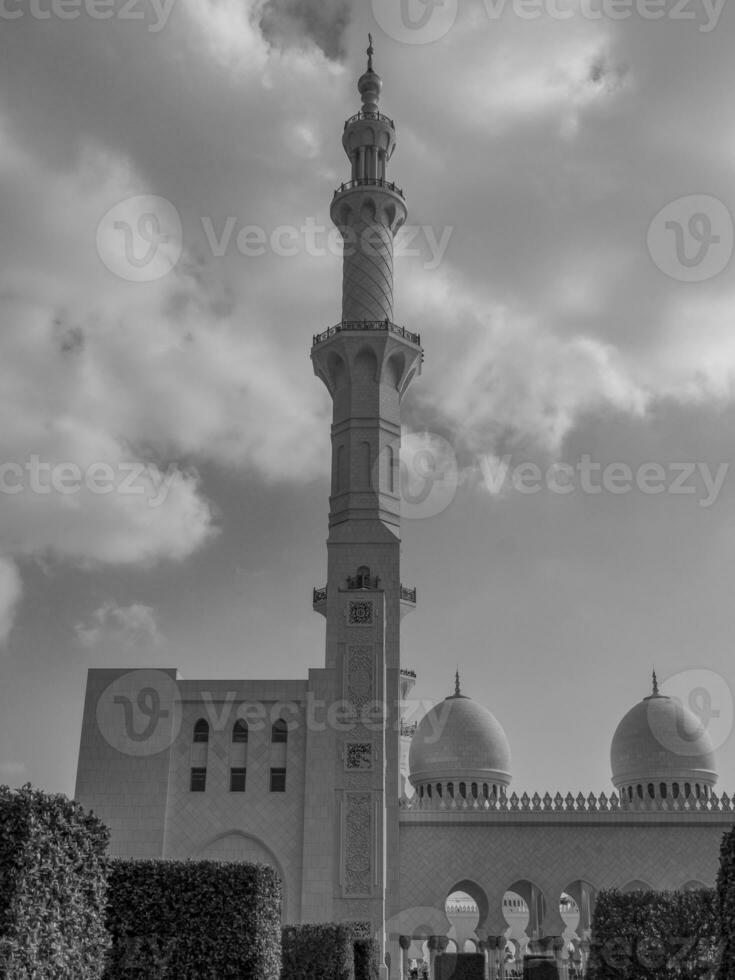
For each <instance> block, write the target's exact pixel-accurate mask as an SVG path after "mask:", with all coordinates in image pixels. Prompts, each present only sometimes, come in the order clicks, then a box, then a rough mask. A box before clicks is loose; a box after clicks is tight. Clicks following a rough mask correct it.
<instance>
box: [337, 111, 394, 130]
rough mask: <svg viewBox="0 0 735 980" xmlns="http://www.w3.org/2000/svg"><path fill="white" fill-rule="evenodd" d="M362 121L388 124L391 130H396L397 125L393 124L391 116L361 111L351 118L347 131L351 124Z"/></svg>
mask: <svg viewBox="0 0 735 980" xmlns="http://www.w3.org/2000/svg"><path fill="white" fill-rule="evenodd" d="M361 119H375V120H379V121H380V122H384V123H388V125H389V126H390V128H391V129H395V128H396V124H395V123H394V122H393V120H392V119H391V118H390V116H386V115H384V114H383V113H382V112H365V111H364V110H361V111H360V112H356V113H355V115H354V116H350V118H349V119H348V120H347V122H346V123H345V129H347V127H348V126H349V125H350V124H351V123H353V122H359V121H360V120H361Z"/></svg>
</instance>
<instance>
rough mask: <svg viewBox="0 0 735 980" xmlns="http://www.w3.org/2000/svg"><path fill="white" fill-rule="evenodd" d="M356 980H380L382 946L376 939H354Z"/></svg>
mask: <svg viewBox="0 0 735 980" xmlns="http://www.w3.org/2000/svg"><path fill="white" fill-rule="evenodd" d="M353 949H354V953H355V980H378V977H379V976H380V969H379V967H380V947H379V946H378V943H377V941H376V940H375V939H363V938H358V939H354V940H353Z"/></svg>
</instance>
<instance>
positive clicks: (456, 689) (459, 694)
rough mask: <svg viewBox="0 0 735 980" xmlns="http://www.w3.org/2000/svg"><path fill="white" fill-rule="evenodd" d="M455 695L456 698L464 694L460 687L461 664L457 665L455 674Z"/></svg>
mask: <svg viewBox="0 0 735 980" xmlns="http://www.w3.org/2000/svg"><path fill="white" fill-rule="evenodd" d="M454 696H455V698H459V697H461V696H462V692H461V691H460V689H459V664H458V665H457V670H456V671H455V674H454Z"/></svg>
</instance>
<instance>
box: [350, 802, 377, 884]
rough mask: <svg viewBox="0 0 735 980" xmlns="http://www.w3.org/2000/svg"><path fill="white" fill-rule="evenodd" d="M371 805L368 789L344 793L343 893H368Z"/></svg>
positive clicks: (370, 864) (371, 849)
mask: <svg viewBox="0 0 735 980" xmlns="http://www.w3.org/2000/svg"><path fill="white" fill-rule="evenodd" d="M372 853H373V805H372V796H371V795H370V793H346V794H345V865H344V869H345V874H344V882H345V885H344V890H345V894H346V895H369V894H370V891H371V881H372V863H373V862H372Z"/></svg>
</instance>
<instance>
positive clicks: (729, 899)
mask: <svg viewBox="0 0 735 980" xmlns="http://www.w3.org/2000/svg"><path fill="white" fill-rule="evenodd" d="M717 907H718V912H719V916H720V940H721V950H722V953H721V959H720V968H719V972H718V974H717V977H718V980H731V978H732V977H734V976H735V829H733V830H731V831H729V832H728V833H726V834H725V835H724V837H723V838H722V845H721V847H720V870H719V871H718V873H717Z"/></svg>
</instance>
